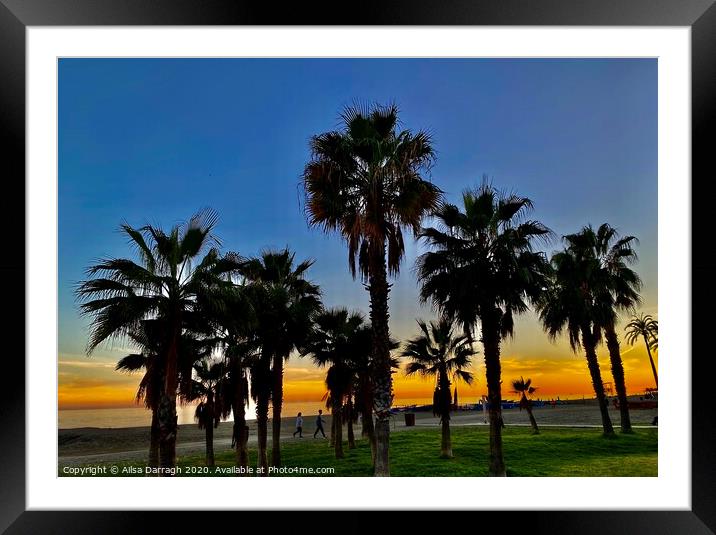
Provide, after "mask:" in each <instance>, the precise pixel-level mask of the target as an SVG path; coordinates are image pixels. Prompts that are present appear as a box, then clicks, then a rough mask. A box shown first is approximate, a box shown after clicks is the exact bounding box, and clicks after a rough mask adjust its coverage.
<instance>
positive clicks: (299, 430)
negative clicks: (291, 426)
mask: <svg viewBox="0 0 716 535" xmlns="http://www.w3.org/2000/svg"><path fill="white" fill-rule="evenodd" d="M296 433H298V438H303V416H301V413H300V412H299V413H298V415H297V416H296V430H295V431H294V432H293V438H296Z"/></svg>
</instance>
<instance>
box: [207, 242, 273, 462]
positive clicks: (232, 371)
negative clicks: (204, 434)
mask: <svg viewBox="0 0 716 535" xmlns="http://www.w3.org/2000/svg"><path fill="white" fill-rule="evenodd" d="M233 261H234V263H235V264H238V265H239V266H241V265H243V262H244V261H243V260H242V259H241V258H240V257H239V256H238V255H236V254H234V255H233ZM251 296H252V293H251V292H250V291H248V290H247V287H246V285H245V284H244V283H243V281H240V282H239V283H234V282H233V280H232V277H231V275H227V284H225V285H223V286H222V287H220V288H219V289H218V291H217V292H216V294H215V295H214V296H212V300H211V302H212V303H214V305H216V304H217V303H218V304H220V305H221V306H213V307H211V309H210V310H208V311H206V316H205V317H206V318H208V319H209V320H210V321H209V323H210V326H209V327H210V328H209V332H208V334H207V336H209V337H211V338H213V342H208V343H211V345H212V347H213V348H215V349H217V350H219V351H221V352H222V353H223V357H224V365H225V367H226V370H227V377H226V381H224V383H223V386H222V389H221V396H220V399H219V402H220V410H221V417H222V418H223V419H226V418H228V417H229V415H230V414H232V413H233V415H234V426H233V432H232V447H234V446H236V466H237V467H239V468H248V465H249V454H248V447H247V441H248V434H247V427H246V407H247V406H248V404H249V397H250V396H249V382H248V371H249V369H250V368H251V366H252V365H254V364H255V362H256V360H257V354H258V349H259V348H260V341H259V340H258V337H257V336H256V329H257V325H256V309H255V307H254V303H252V301H251ZM238 473H239V474H240V475H244V474H247V473H248V472H247V471H245V470H244V471H239V472H238Z"/></svg>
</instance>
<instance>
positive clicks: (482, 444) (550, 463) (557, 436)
mask: <svg viewBox="0 0 716 535" xmlns="http://www.w3.org/2000/svg"><path fill="white" fill-rule="evenodd" d="M503 437H504V438H503V439H504V452H505V463H506V465H507V474H508V476H513V477H515V476H516V477H519V476H522V477H524V476H551V477H569V476H575V477H580V476H603V477H609V476H612V477H613V476H620V477H621V476H651V477H656V476H657V451H658V448H657V441H658V433H657V431H656V430H651V429H649V430H646V429H640V430H637V432H635V433H634V434H633V435H621V434H617V436H616V437H614V438H605V437H603V436H602V434H601V431H600V430H598V429H554V428H553V429H549V428H546V429H543V430H542V432H541V434H540V435H532V434H531V433H530V430H529V429H528V428H518V427H512V428H507V429H505V430H503ZM488 438H489V435H488V429H487V427H458V428H455V429H453V430H452V442H453V454H454V458H452V459H441V458H440V457H439V454H440V430H439V429H415V430H410V431H403V432H399V433H393V434H391V437H390V456H391V457H390V465H391V475H394V476H486V475H487V465H488V454H489V442H488ZM344 453H345V458H344V459H335V457H334V455H333V449H332V448H330V447H329V446H328V441H327V440H318V439H313V438H310V437H309V438H305V439H303V440H296V441H288V442H285V443H284V444H283V445H282V449H281V455H282V457H283V465H284V466H286V467H313V468H328V467H330V468H334V469H335V473H334V474H321V477H323V476H325V475H335V476H370V475H371V465H370V447H369V445H368V443H367V442H366V441H365V440H358V441H357V448H356V449H354V450H349V449H348V447H347V446H344ZM269 454H270V450H269ZM250 460H251V463H252V464H255V462H256V450H255V449H252V450H251V451H250ZM113 465H114V466H117V467H119V469H120V474H119V475H125V476H126V475H128V474H121V471H122V468H125V467H137V468H142V467H144V466H145V465H144V463H142V462H129V461H128V462H124V463H111V464H109V463H106V466H108V467H111V466H113ZM178 465H179V467H180V468H181V469H182V471H183V473H182V475H227V476H231V477H235V475H234V474H229V473H226V474H201V473H199V474H196V473H193V474H189V473H187V472H191V471H192V468H195V467H204V456H203V455H195V456H184V457H180V458H179V459H178ZM88 466H99V465H88ZM216 466H217V467H222V468H230V467H232V466H234V453H233V451H231V450H229V451H222V452H217V453H216ZM58 475H60V476H64V475H66V474H64V473H62V469H60V470H59V474H58ZM108 475H109V474H108ZM137 475H143V474H137ZM287 475H299V476H303V475H305V474H287Z"/></svg>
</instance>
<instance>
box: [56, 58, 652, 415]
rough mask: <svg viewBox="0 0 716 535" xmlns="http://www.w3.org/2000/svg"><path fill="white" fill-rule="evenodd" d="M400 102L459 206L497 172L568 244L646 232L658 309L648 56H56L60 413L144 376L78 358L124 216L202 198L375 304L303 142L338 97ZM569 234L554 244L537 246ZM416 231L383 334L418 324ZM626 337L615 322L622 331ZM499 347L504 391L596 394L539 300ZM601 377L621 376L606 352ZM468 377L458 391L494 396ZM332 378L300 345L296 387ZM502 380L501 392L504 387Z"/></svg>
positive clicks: (253, 250)
mask: <svg viewBox="0 0 716 535" xmlns="http://www.w3.org/2000/svg"><path fill="white" fill-rule="evenodd" d="M355 101H360V102H366V101H367V102H379V103H387V102H395V103H396V104H397V105H398V107H399V108H400V110H401V113H400V118H401V121H402V126H403V127H404V128H408V129H411V130H417V129H425V130H427V131H429V132H430V134H431V135H432V137H433V143H434V146H435V148H436V150H437V161H436V164H435V166H434V168H433V169H432V176H431V179H432V180H433V182H435V183H436V184H437V185H438V186H439V187H440V188H441V189H442V190H443V191H445V193H446V196H447V198H448V199H449V200H450V201H452V202H457V201H458V200H459V197H460V193H461V192H462V191H463V190H464V189H465V188H466V187H472V186H475V185H476V184H479V182H480V181H481V177H482V176H483V175H487V176H488V177H490V179H491V180H492V182H493V183H494V185H495V186H497V187H498V188H500V189H503V190H507V191H515V192H517V193H519V194H520V195H524V196H527V197H529V198H531V199H532V201H533V202H534V205H535V211H534V213H533V214H532V215H533V217H534V218H536V219H538V220H540V221H542V222H543V223H544V224H546V225H547V226H548V227H550V228H551V229H552V230H553V231H554V232H555V234H556V236H558V237H561V236H562V235H564V234H567V233H571V232H575V231H577V230H579V229H580V228H581V227H582V226H583V225H585V224H588V223H591V224H593V225H595V226H598V225H599V224H601V223H603V222H609V223H610V224H611V225H612V226H614V227H616V228H617V229H618V230H619V231H620V232H621V233H622V234H633V235H636V236H637V237H638V238H639V240H640V244H639V247H638V253H639V263H638V265H637V267H636V269H637V271H638V272H639V274H640V276H641V277H642V279H643V282H644V288H643V294H642V295H643V301H644V302H643V306H642V307H641V308H640V311H643V312H645V313H650V314H652V315H654V316H655V317H656V316H657V211H656V206H657V62H656V60H655V59H606V60H599V59H593V60H588V59H579V60H561V59H545V60H538V59H529V60H508V59H487V60H486V59H306V60H291V59H227V60H213V59H194V60H191V59H184V60H181V59H177V60H174V59H158V60H150V59H144V60H142V59H128V60H125V59H101V60H95V59H61V60H60V62H59V131H58V136H59V145H58V149H59V279H58V281H59V348H58V353H59V355H58V359H59V360H58V383H59V392H58V397H59V406H60V408H61V409H63V408H98V407H130V406H134V394H135V391H136V387H137V384H138V381H139V377H138V376H132V375H125V374H121V373H119V372H116V371H114V365H115V363H116V361H117V360H118V359H119V358H121V357H122V356H124V355H126V354H127V353H128V352H131V351H133V348H131V347H128V346H127V343H126V342H121V341H118V342H115V343H114V344H108V345H105V346H102V347H100V348H98V349H97V350H96V351H95V352H94V353H93V354H92V355H91V356H87V355H86V353H85V347H86V343H87V324H88V320H87V319H86V318H81V317H80V316H79V314H78V308H77V304H76V302H75V300H74V296H73V289H74V287H75V284H76V283H77V282H78V281H79V280H81V279H82V278H83V277H84V270H85V269H86V268H87V267H88V265H90V264H91V263H92V262H93V261H94V260H96V259H98V258H100V257H127V256H131V255H132V252H131V250H130V249H129V247H128V245H127V243H126V239H125V238H123V237H122V236H121V235H120V234H119V233H118V231H117V229H118V227H119V225H120V224H121V223H122V222H124V221H126V222H128V223H129V224H131V225H134V226H141V225H143V224H145V223H152V224H158V225H161V226H164V227H169V226H171V225H173V224H175V223H177V222H180V221H183V220H186V219H187V218H188V217H189V216H191V215H192V214H193V213H195V212H196V211H197V210H199V209H201V208H203V207H207V206H209V207H212V208H213V209H215V210H216V211H218V213H219V215H220V221H219V224H218V227H217V229H216V234H217V236H218V237H219V238H220V239H221V241H222V243H223V245H224V249H225V250H234V251H237V252H239V253H240V254H242V255H244V256H251V255H254V254H257V253H258V252H260V251H261V250H263V249H266V248H283V247H285V246H289V247H290V248H291V249H293V250H294V251H296V253H297V258H298V259H303V258H312V259H314V260H315V265H314V266H313V267H312V268H311V270H310V271H309V278H310V279H311V280H313V281H314V282H316V283H317V284H319V285H320V286H321V289H322V292H323V295H324V303H325V305H326V306H347V307H349V308H354V309H357V310H361V311H363V312H367V311H368V306H367V305H368V295H367V292H366V291H365V289H364V288H363V286H362V284H361V283H360V282H359V281H354V280H352V279H351V277H350V274H349V272H348V267H347V260H346V258H347V253H346V248H345V246H344V244H343V242H342V241H341V240H340V239H339V238H338V237H337V236H325V235H323V234H322V233H321V232H320V231H318V230H315V229H310V228H308V225H307V224H306V221H305V218H304V215H303V212H302V207H301V206H300V203H299V201H300V190H299V189H298V183H299V176H300V174H301V171H302V169H303V166H304V165H305V163H306V162H307V160H308V158H309V152H308V140H309V138H310V136H311V135H313V134H316V133H320V132H324V131H327V130H331V129H333V128H335V127H336V126H337V125H338V115H339V113H340V111H341V110H342V109H343V108H344V107H345V106H346V105H350V104H351V103H353V102H355ZM559 247H560V241H559V238H558V239H556V240H555V241H554V242H553V243H551V244H550V245H549V246H547V247H546V248H545V250H546V251H547V252H548V253H551V252H553V251H555V250H557V249H558V248H559ZM423 250H424V249H423V246H422V244H418V243H415V242H414V241H413V240H412V238H409V239H407V240H406V258H405V260H404V262H403V265H402V269H401V273H400V275H399V277H398V278H397V280H395V281H393V282H394V286H393V288H392V292H391V300H390V307H391V309H390V312H391V324H390V327H391V334H392V336H393V337H395V338H397V339H399V340H405V339H406V338H408V337H410V336H413V335H414V334H416V332H417V326H416V323H415V318H417V317H421V318H424V319H431V318H433V317H434V313H433V312H432V311H431V310H430V308H429V307H427V306H426V307H422V306H420V305H419V303H418V299H417V293H418V288H417V284H416V279H415V275H414V273H413V265H414V262H415V259H416V257H417V256H418V255H419V254H420V253H421V252H422V251H423ZM620 332H622V331H621V329H620ZM515 333H516V335H515V338H514V339H513V340H509V341H506V342H505V343H504V344H503V346H502V372H503V380H504V382H505V385H504V390H506V391H508V390H509V387H508V386H507V384H508V383H509V381H510V380H511V379H512V378H517V377H519V376H521V375H522V376H524V377H525V378H527V377H531V378H532V379H533V382H534V384H535V385H536V386H537V387H538V388H539V390H538V392H537V396H538V397H542V398H552V397H556V396H561V397H581V396H582V395H586V396H587V397H589V396H591V395H592V393H593V392H592V388H591V383H590V379H589V374H588V372H587V368H586V361H585V359H584V357H583V355H581V354H577V355H575V354H573V353H572V351H571V350H570V348H569V346H568V344H567V342H566V340H565V339H559V340H557V341H556V343H552V342H550V341H549V340H548V338H547V336H546V335H545V334H544V333H543V331H542V329H541V327H540V325H539V323H538V322H537V321H536V319H535V317H534V315H533V314H532V313H528V314H526V315H524V316H523V317H521V318H520V319H519V320H518V321H517V322H516V327H515ZM622 355H623V359H624V366H625V370H626V381H627V387H628V389H629V390H630V391H632V392H643V390H644V388H646V387H651V386H654V385H653V377H652V374H651V370H650V367H649V362H648V358H647V356H646V351H645V349H644V346H643V344H639V345H637V346H635V347H634V348H632V347H630V346H628V345H626V344H625V343H622ZM599 357H600V362H601V367H602V374H603V377H604V380H605V381H611V374H610V372H609V359H608V356H607V352H606V348H605V347H600V348H599ZM474 372H475V373H476V377H477V382H476V384H475V385H473V387H471V388H469V387H467V386H465V385H460V384H459V385H458V389H459V392H460V398H461V400H462V401H463V402H474V401H475V400H476V399H477V398H478V397H479V396H480V395H482V394H484V393H485V392H486V387H485V379H484V365H483V363H482V357H481V355H477V356H476V358H475V361H474ZM324 376H325V372H324V371H323V370H319V369H316V368H314V367H313V366H312V365H311V364H310V362H308V361H307V360H302V359H300V358H297V357H296V356H294V357H292V359H291V360H290V362H289V365H288V369H287V371H286V383H285V388H284V392H285V397H286V399H287V400H292V401H298V400H301V401H304V400H305V401H317V400H320V398H321V396H322V395H323V393H324V392H325V386H324V384H323V379H324ZM394 378H395V395H396V402H395V403H396V404H398V405H399V404H401V403H407V402H412V401H417V400H418V399H422V400H429V399H431V398H432V389H433V383H432V382H431V381H429V380H428V381H426V380H422V379H420V378H416V379H412V378H411V379H406V378H405V377H404V376H403V373H402V371H401V372H400V373H398V374H396V375H395V376H394ZM510 396H511V395H510V394H509V392H506V393H505V394H504V397H506V398H509V397H510Z"/></svg>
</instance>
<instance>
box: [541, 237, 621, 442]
mask: <svg viewBox="0 0 716 535" xmlns="http://www.w3.org/2000/svg"><path fill="white" fill-rule="evenodd" d="M551 264H552V267H553V278H552V281H551V282H550V285H549V287H548V289H547V291H546V292H544V294H543V297H542V299H541V301H540V303H539V315H540V320H541V321H542V326H543V327H544V329H545V331H546V332H547V334H548V335H549V337H550V338H551V339H552V340H554V339H556V338H557V336H559V334H560V333H562V332H563V331H566V333H567V335H568V337H569V345H570V347H571V348H572V351H574V352H575V353H576V352H577V350H578V349H580V348H583V349H584V354H585V357H586V359H587V368H588V369H589V374H590V376H591V379H592V386H593V388H594V393H595V394H596V397H597V401H598V403H599V410H600V413H601V416H602V428H603V431H604V434H605V435H608V436H609V435H613V434H614V428H613V426H612V421H611V418H610V417H609V410H608V407H607V398H606V395H605V393H604V383H603V382H602V374H601V371H600V369H599V361H598V360H597V349H596V348H597V344H598V343H599V340H600V327H599V322H598V321H595V319H597V318H598V316H599V314H598V311H597V305H596V302H595V299H594V296H593V294H592V291H591V289H592V287H593V286H594V284H593V282H594V281H592V280H591V279H590V276H591V274H592V273H594V272H596V270H595V269H594V262H593V261H592V260H590V259H589V258H585V257H583V256H581V255H579V254H576V253H575V251H574V250H572V249H569V248H567V249H565V250H564V251H561V252H558V253H556V254H554V255H553V256H552V260H551Z"/></svg>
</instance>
